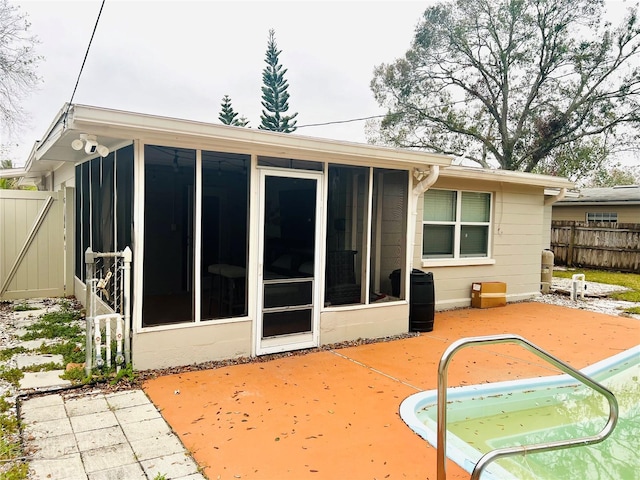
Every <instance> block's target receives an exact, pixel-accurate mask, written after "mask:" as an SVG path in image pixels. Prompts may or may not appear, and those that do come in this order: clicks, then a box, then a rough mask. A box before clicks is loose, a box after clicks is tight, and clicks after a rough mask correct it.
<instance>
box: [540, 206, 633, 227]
mask: <svg viewBox="0 0 640 480" xmlns="http://www.w3.org/2000/svg"><path fill="white" fill-rule="evenodd" d="M587 212H593V213H617V214H618V223H640V205H610V204H609V205H607V204H603V205H578V204H576V205H554V206H553V217H552V219H553V220H565V221H566V220H570V221H575V222H586V221H587Z"/></svg>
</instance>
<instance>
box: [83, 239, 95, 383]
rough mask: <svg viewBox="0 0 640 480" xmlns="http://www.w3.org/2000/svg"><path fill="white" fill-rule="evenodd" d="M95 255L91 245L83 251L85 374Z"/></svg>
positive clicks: (90, 340) (90, 335) (88, 361)
mask: <svg viewBox="0 0 640 480" xmlns="http://www.w3.org/2000/svg"><path fill="white" fill-rule="evenodd" d="M95 261H96V256H95V254H94V253H93V250H91V247H87V249H86V250H85V252H84V264H85V281H84V282H85V321H86V342H85V362H84V371H85V373H86V375H87V376H89V375H90V374H91V361H92V358H91V346H92V345H93V330H92V325H93V317H94V316H95V311H94V310H95V308H94V301H93V298H92V295H93V294H94V293H95V292H94V291H93V277H94V273H95V272H94V271H95Z"/></svg>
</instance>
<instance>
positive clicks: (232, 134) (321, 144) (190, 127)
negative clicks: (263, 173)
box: [67, 105, 452, 166]
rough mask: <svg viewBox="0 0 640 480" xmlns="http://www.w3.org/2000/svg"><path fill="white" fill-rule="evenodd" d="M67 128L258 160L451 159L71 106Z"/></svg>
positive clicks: (393, 162) (447, 161) (414, 162)
mask: <svg viewBox="0 0 640 480" xmlns="http://www.w3.org/2000/svg"><path fill="white" fill-rule="evenodd" d="M67 126H68V128H72V129H74V130H77V131H90V132H92V133H93V132H96V133H97V134H102V135H107V136H109V137H113V138H117V137H121V138H141V139H143V140H144V139H153V138H163V139H164V140H165V142H166V140H167V139H172V140H175V141H177V142H187V143H191V142H197V143H198V144H202V145H206V144H208V143H211V144H212V145H218V146H229V147H235V148H236V149H237V148H238V147H242V148H249V149H251V150H253V151H256V152H260V154H263V155H271V156H284V157H285V158H289V157H297V158H300V159H309V160H332V159H333V160H341V161H350V162H354V163H358V164H360V165H362V163H363V162H366V164H367V165H368V164H370V163H371V162H372V161H373V162H379V163H388V164H389V165H398V164H409V165H416V166H424V165H440V166H448V165H450V164H451V161H452V157H449V156H446V155H437V154H432V153H427V152H422V151H417V150H403V149H394V148H388V147H380V146H373V145H366V144H359V143H350V142H343V141H337V140H326V139H320V138H313V137H304V136H300V135H297V134H295V133H293V134H290V133H286V134H285V133H278V132H268V131H264V130H258V129H251V128H240V127H230V126H228V125H217V124H210V123H204V122H196V121H191V120H182V119H176V118H169V117H159V116H154V115H146V114H139V113H132V112H124V111H118V110H110V109H104V108H98V107H91V106H86V105H73V106H72V109H71V112H70V115H69V118H68V121H67Z"/></svg>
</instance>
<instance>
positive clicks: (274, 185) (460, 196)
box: [25, 105, 573, 369]
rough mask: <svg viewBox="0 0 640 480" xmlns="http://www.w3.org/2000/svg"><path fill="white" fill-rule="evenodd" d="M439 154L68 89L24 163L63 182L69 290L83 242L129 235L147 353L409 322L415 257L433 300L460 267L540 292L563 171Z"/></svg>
mask: <svg viewBox="0 0 640 480" xmlns="http://www.w3.org/2000/svg"><path fill="white" fill-rule="evenodd" d="M100 155H104V157H101V156H100ZM451 160H452V159H451V158H450V157H446V156H442V155H434V154H429V153H425V152H422V151H413V150H399V149H391V148H382V147H376V146H371V145H362V144H354V143H346V142H338V141H332V140H323V139H317V138H309V137H302V136H298V135H295V134H281V133H275V132H265V131H259V130H254V129H248V128H238V127H229V126H224V125H213V124H206V123H200V122H193V121H186V120H178V119H173V118H164V117H157V116H151V115H142V114H137V113H131V112H123V111H114V110H108V109H103V108H96V107H90V106H82V105H70V106H65V107H64V108H63V110H62V111H61V112H60V113H59V115H58V116H57V117H56V118H55V119H54V121H53V124H52V125H51V127H50V129H49V130H48V131H47V132H46V133H45V135H44V137H43V139H42V140H41V141H40V142H38V143H37V144H36V145H35V147H34V149H33V150H32V154H31V155H30V157H29V159H28V162H27V165H26V167H25V169H26V173H25V178H27V179H31V180H33V181H35V182H36V183H37V184H39V185H40V186H41V188H45V189H49V190H54V191H56V190H59V189H61V188H63V187H74V188H75V212H76V213H75V215H76V218H75V224H74V222H68V227H69V228H68V231H67V236H66V241H67V242H75V249H74V251H75V277H76V278H75V295H76V297H78V298H79V299H81V300H82V299H84V298H85V294H84V283H83V281H84V275H85V270H84V265H83V259H84V257H83V252H84V251H85V250H86V249H87V247H91V248H92V250H93V251H98V252H108V251H119V250H122V249H124V248H125V247H126V246H129V247H131V249H132V251H133V282H132V317H131V318H132V355H133V362H134V367H135V368H136V369H148V368H160V367H168V366H176V365H185V364H193V363H200V362H205V361H210V360H218V359H226V358H232V357H238V356H249V355H261V354H266V353H273V352H281V351H287V350H294V349H299V348H308V347H314V346H318V345H324V344H330V343H334V342H340V341H346V340H353V339H357V338H373V337H382V336H387V335H396V334H401V333H404V332H407V331H408V329H409V322H408V318H409V301H410V299H409V295H410V290H411V289H410V288H407V285H408V284H410V282H411V278H412V276H411V275H410V273H409V272H411V270H412V269H414V268H417V269H421V270H424V271H430V272H433V278H434V284H435V303H436V309H449V308H457V307H467V306H469V305H470V298H471V284H472V283H473V282H482V281H502V282H505V283H506V284H507V299H508V300H509V301H518V300H524V299H529V298H531V297H533V296H535V295H538V294H539V290H540V269H541V252H542V250H543V249H545V248H549V243H550V233H549V232H550V222H551V204H552V203H553V202H554V201H555V199H556V198H559V196H561V195H562V194H563V191H564V190H566V189H567V188H572V187H573V184H572V183H570V182H568V181H567V180H565V179H562V178H556V177H551V176H542V175H534V174H527V173H522V172H510V171H502V170H482V169H476V168H465V167H458V166H452V165H451ZM73 227H75V232H74V233H72V232H71V230H73ZM394 278H396V279H398V280H399V285H395V286H394V284H393V283H394V282H393V279H394Z"/></svg>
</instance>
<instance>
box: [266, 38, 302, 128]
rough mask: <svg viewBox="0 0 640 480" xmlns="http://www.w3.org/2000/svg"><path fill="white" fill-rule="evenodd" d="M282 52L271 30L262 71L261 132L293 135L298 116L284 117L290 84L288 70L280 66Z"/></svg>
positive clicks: (287, 105)
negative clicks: (286, 76) (286, 78)
mask: <svg viewBox="0 0 640 480" xmlns="http://www.w3.org/2000/svg"><path fill="white" fill-rule="evenodd" d="M280 53H282V50H278V46H277V45H276V38H275V31H274V30H273V29H271V30H269V41H268V43H267V52H266V58H265V63H266V64H267V66H266V67H265V68H264V70H263V71H262V83H263V87H262V106H263V107H264V108H263V110H262V115H260V120H261V123H260V126H259V127H258V128H259V129H261V130H272V131H275V132H284V133H291V132H294V131H295V130H296V120H294V118H296V116H298V113H297V112H296V113H294V114H293V115H282V114H283V113H285V112H287V111H288V110H289V92H287V89H288V88H289V84H288V82H287V80H285V78H284V74H285V73H287V69H286V68H285V69H283V68H282V65H280V62H279V59H278V57H279V56H280Z"/></svg>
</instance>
